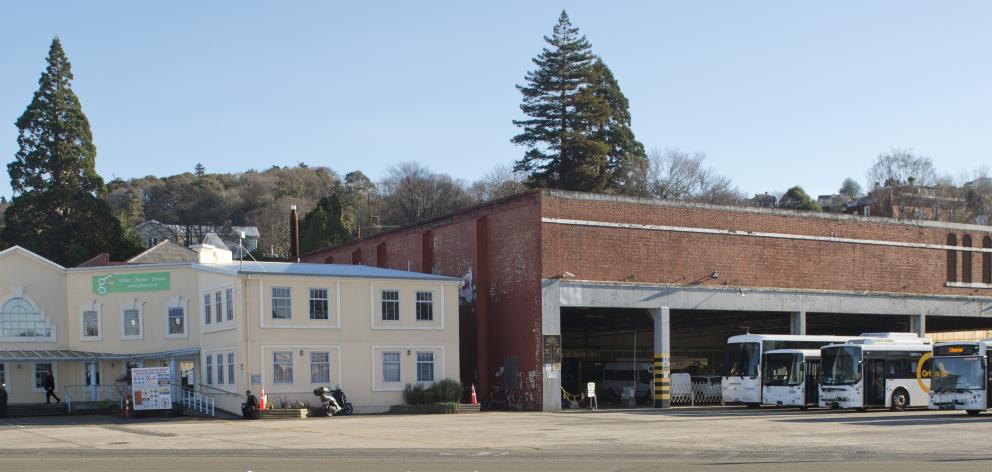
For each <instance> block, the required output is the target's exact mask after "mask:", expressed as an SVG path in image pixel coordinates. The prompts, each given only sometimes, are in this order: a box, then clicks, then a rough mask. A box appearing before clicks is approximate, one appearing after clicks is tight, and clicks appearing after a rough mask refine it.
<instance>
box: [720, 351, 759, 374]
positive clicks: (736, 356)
mask: <svg viewBox="0 0 992 472" xmlns="http://www.w3.org/2000/svg"><path fill="white" fill-rule="evenodd" d="M760 360H761V349H759V348H758V343H730V344H727V361H726V362H725V363H724V368H723V376H724V377H757V376H758V364H759V363H760Z"/></svg>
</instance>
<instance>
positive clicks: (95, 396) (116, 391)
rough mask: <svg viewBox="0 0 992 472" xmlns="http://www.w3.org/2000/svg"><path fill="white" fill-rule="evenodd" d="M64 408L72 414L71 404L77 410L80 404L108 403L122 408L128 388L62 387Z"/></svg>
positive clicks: (122, 385) (118, 385)
mask: <svg viewBox="0 0 992 472" xmlns="http://www.w3.org/2000/svg"><path fill="white" fill-rule="evenodd" d="M62 395H63V397H64V399H63V400H64V401H65V406H66V409H67V411H68V412H69V413H72V410H73V404H74V403H75V404H76V409H79V406H80V404H93V403H100V402H109V403H110V404H117V405H118V406H119V407H120V408H121V409H123V408H124V398H125V397H126V396H127V395H128V387H127V385H124V384H114V385H65V386H63V387H62Z"/></svg>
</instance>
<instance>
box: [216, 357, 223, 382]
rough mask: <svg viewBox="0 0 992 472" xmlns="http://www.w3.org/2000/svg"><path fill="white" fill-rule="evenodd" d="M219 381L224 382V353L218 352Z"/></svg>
mask: <svg viewBox="0 0 992 472" xmlns="http://www.w3.org/2000/svg"><path fill="white" fill-rule="evenodd" d="M217 383H219V384H223V383H224V355H223V354H217Z"/></svg>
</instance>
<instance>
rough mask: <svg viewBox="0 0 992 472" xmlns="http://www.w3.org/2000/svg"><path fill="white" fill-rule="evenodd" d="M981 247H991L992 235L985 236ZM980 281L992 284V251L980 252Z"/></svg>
mask: <svg viewBox="0 0 992 472" xmlns="http://www.w3.org/2000/svg"><path fill="white" fill-rule="evenodd" d="M982 248H984V249H992V237H990V236H986V237H985V239H984V240H983V241H982ZM982 283H986V284H992V253H989V252H985V253H982Z"/></svg>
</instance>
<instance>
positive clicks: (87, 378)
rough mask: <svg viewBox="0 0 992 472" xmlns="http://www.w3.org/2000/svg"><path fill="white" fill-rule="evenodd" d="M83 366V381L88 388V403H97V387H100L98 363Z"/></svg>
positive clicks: (88, 363)
mask: <svg viewBox="0 0 992 472" xmlns="http://www.w3.org/2000/svg"><path fill="white" fill-rule="evenodd" d="M83 365H84V370H83V377H84V378H83V380H84V382H85V384H86V386H87V387H91V388H90V401H94V402H95V401H97V400H99V398H97V386H98V385H100V363H99V362H87V363H86V364H83Z"/></svg>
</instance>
